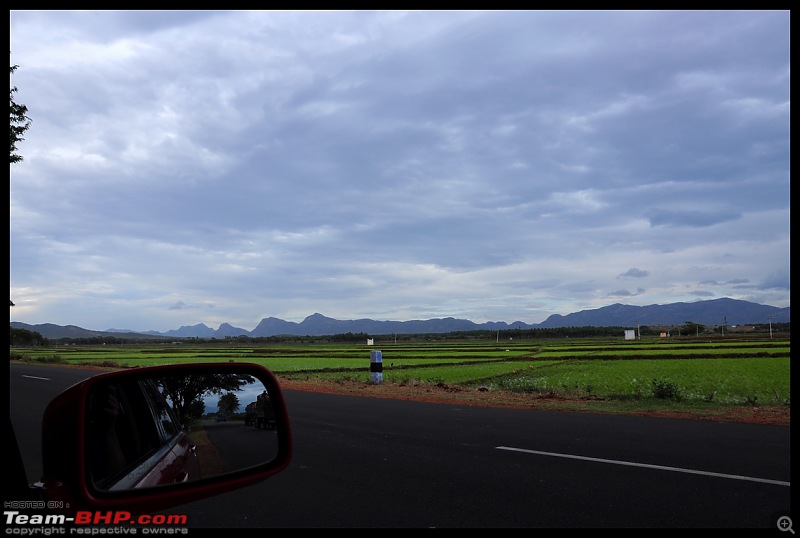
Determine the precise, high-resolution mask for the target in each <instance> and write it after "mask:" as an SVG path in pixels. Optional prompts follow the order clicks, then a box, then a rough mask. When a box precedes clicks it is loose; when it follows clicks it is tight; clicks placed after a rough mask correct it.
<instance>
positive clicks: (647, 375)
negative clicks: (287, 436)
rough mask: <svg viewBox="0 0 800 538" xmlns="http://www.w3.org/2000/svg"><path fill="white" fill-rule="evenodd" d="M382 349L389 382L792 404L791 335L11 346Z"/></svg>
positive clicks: (318, 366) (113, 350)
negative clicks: (419, 341) (769, 336)
mask: <svg viewBox="0 0 800 538" xmlns="http://www.w3.org/2000/svg"><path fill="white" fill-rule="evenodd" d="M375 349H380V350H381V352H382V358H383V374H382V376H383V383H396V384H400V385H403V384H409V383H434V384H446V385H448V386H458V387H463V388H464V389H481V390H482V391H507V392H515V393H524V394H530V395H531V396H536V395H539V396H551V397H559V396H561V397H569V398H586V399H598V398H601V399H606V400H618V401H639V402H647V401H664V400H669V401H670V402H672V403H681V404H684V405H710V406H713V405H786V406H788V405H789V404H790V401H791V392H790V373H789V370H790V367H789V357H790V342H789V340H788V339H775V340H772V339H753V340H738V339H732V338H731V339H716V340H710V341H705V340H700V341H698V340H695V339H686V340H681V339H669V340H664V339H653V340H635V341H624V340H621V339H620V340H612V339H588V338H587V339H574V340H569V339H566V340H553V341H544V342H542V341H539V340H515V341H508V342H496V341H484V342H475V341H470V342H425V343H401V344H396V343H393V342H380V341H376V343H375V345H374V346H367V345H365V344H359V345H355V344H329V345H320V344H307V345H306V344H287V345H281V344H267V345H258V344H251V345H241V344H239V343H237V342H236V341H234V340H230V341H227V340H226V341H220V342H219V343H218V344H201V345H193V344H191V343H180V344H174V343H171V344H148V345H137V346H134V345H118V346H78V345H67V346H60V347H50V348H13V349H12V350H11V354H10V357H11V359H12V360H25V361H39V362H45V363H58V364H72V365H93V366H101V367H108V368H126V367H135V366H151V365H159V364H174V363H184V362H217V361H222V362H228V361H241V362H254V363H258V364H261V365H263V366H265V367H267V368H269V369H270V370H272V371H273V372H274V373H275V374H276V375H277V376H278V377H279V378H286V379H303V380H308V379H325V380H331V381H362V382H364V383H370V373H369V367H370V351H372V350H375Z"/></svg>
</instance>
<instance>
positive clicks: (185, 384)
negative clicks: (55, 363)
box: [85, 372, 278, 491]
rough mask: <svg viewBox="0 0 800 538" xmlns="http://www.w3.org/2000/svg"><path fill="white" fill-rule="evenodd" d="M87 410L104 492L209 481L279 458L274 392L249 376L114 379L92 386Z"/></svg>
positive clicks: (95, 474) (90, 445) (92, 473)
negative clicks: (272, 402) (271, 400)
mask: <svg viewBox="0 0 800 538" xmlns="http://www.w3.org/2000/svg"><path fill="white" fill-rule="evenodd" d="M86 409H87V413H86V440H85V447H86V458H87V462H86V463H87V471H88V473H89V480H90V481H91V483H92V484H93V485H94V487H95V488H96V489H97V490H100V491H121V490H129V489H139V488H148V487H158V486H162V485H167V484H174V483H180V482H187V481H192V480H198V479H202V478H208V477H212V476H217V475H220V474H225V473H229V472H233V471H238V470H241V469H245V468H248V467H252V466H254V465H260V464H263V463H266V462H268V461H271V460H272V459H274V458H275V457H276V456H277V455H278V439H277V435H278V434H277V431H278V429H277V428H276V423H275V414H274V413H273V409H272V405H271V402H270V397H269V394H268V392H267V389H266V387H265V385H264V383H263V382H262V381H260V380H259V379H258V378H256V377H254V376H252V375H249V374H239V373H215V372H200V373H188V374H186V373H181V374H175V375H168V376H164V375H163V374H161V375H159V376H158V377H141V376H139V377H136V376H132V377H119V378H111V379H108V380H104V381H99V382H98V383H96V384H94V385H93V386H92V387H91V389H90V390H89V392H88V401H87V407H86Z"/></svg>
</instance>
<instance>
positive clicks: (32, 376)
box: [22, 375, 50, 381]
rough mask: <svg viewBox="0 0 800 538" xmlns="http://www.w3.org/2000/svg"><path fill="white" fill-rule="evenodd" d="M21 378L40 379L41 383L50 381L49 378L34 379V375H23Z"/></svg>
mask: <svg viewBox="0 0 800 538" xmlns="http://www.w3.org/2000/svg"><path fill="white" fill-rule="evenodd" d="M22 377H27V378H28V379H41V380H42V381H50V378H49V377H36V376H35V375H23V376H22Z"/></svg>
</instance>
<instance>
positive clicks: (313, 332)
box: [10, 298, 790, 339]
mask: <svg viewBox="0 0 800 538" xmlns="http://www.w3.org/2000/svg"><path fill="white" fill-rule="evenodd" d="M687 321H689V322H693V323H698V324H700V325H708V326H719V325H728V326H734V325H748V324H762V323H768V322H772V323H789V322H790V320H789V307H785V308H779V307H776V306H769V305H762V304H758V303H751V302H749V301H742V300H738V299H727V298H723V299H713V300H708V301H696V302H692V303H670V304H663V305H658V304H653V305H649V306H631V305H623V304H619V303H616V304H612V305H609V306H604V307H602V308H597V309H593V310H582V311H580V312H574V313H572V314H568V315H565V316H562V315H560V314H553V315H552V316H550V317H548V318H547V319H546V320H544V321H543V322H542V323H538V324H536V323H534V324H529V323H524V322H522V321H514V322H512V323H506V322H504V321H490V322H486V323H474V322H472V321H469V320H466V319H456V318H438V319H428V320H412V321H376V320H372V319H356V320H337V319H333V318H329V317H326V316H323V315H322V314H319V313H315V314H312V315H310V316H308V317H307V318H306V319H304V320H303V321H302V322H300V323H295V322H291V321H285V320H282V319H279V318H274V317H268V318H264V319H262V320H261V322H260V323H259V324H258V326H256V328H255V329H253V330H252V331H248V330H246V329H242V328H239V327H234V326H232V325H230V324H228V323H223V324H222V325H220V326H219V328H218V329H212V328H211V327H208V326H207V325H205V324H203V323H199V324H197V325H185V326H182V327H180V328H179V329H173V330H170V331H166V332H158V331H146V332H137V331H131V330H129V329H108V330H105V331H94V330H89V329H83V328H81V327H76V326H74V325H67V326H62V325H54V324H52V323H45V324H41V325H29V324H26V323H21V322H18V321H12V322H11V324H10V325H11V327H12V328H15V329H26V330H29V331H35V332H38V333H39V334H41V335H42V336H43V337H45V338H53V339H55V338H87V337H93V336H124V337H127V338H130V337H132V336H140V337H142V338H161V337H165V338H220V339H222V338H226V337H236V336H252V337H260V336H279V335H295V336H326V335H333V334H345V333H355V334H358V333H366V334H368V335H385V334H430V333H450V332H459V331H479V330H491V331H497V330H508V329H536V328H559V327H630V328H633V327H636V326H637V325H645V326H660V325H663V326H665V327H669V326H677V325H683V324H684V323H686V322H687Z"/></svg>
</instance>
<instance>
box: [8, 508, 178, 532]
mask: <svg viewBox="0 0 800 538" xmlns="http://www.w3.org/2000/svg"><path fill="white" fill-rule="evenodd" d="M3 519H4V520H5V524H6V534H17V535H20V536H34V535H40V536H50V535H53V534H92V535H98V534H138V533H141V534H188V529H186V528H185V527H183V528H181V527H178V526H179V525H186V524H187V523H188V518H187V516H186V515H185V514H152V515H150V514H142V515H133V514H131V513H130V512H125V511H120V510H116V511H110V512H102V511H94V512H93V511H79V512H76V513H75V515H74V516H67V515H64V514H23V513H21V512H19V511H17V510H4V511H3Z"/></svg>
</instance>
